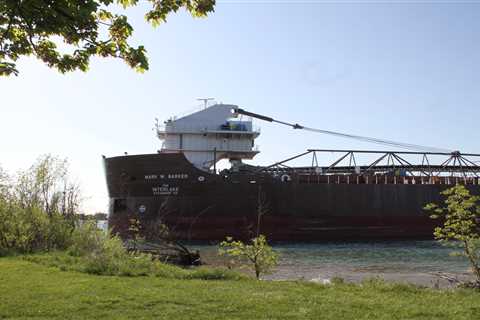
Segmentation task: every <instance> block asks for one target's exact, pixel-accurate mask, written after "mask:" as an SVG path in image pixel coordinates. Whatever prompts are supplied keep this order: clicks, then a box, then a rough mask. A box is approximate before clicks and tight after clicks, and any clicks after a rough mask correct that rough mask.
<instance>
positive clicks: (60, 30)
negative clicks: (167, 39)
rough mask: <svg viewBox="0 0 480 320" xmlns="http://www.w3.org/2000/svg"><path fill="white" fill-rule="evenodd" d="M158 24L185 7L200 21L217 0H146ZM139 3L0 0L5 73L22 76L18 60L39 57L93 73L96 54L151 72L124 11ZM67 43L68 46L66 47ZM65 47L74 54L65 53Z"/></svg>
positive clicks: (0, 56) (0, 60)
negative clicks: (132, 41) (90, 68)
mask: <svg viewBox="0 0 480 320" xmlns="http://www.w3.org/2000/svg"><path fill="white" fill-rule="evenodd" d="M145 2H148V3H149V4H150V10H148V12H147V13H146V14H145V19H146V20H147V21H148V22H149V23H151V24H152V25H153V26H158V25H159V24H160V23H162V22H165V21H166V19H167V16H168V14H169V13H171V12H177V11H178V10H179V9H181V8H184V9H185V10H187V11H188V12H190V13H191V14H192V15H193V16H194V17H204V16H206V15H207V14H208V13H209V12H212V11H213V10H214V5H215V0H146V1H145ZM138 4H139V1H138V0H56V1H45V0H27V1H18V0H0V75H6V76H8V75H12V74H14V75H17V74H18V70H17V69H16V64H15V62H16V61H17V60H18V59H19V58H20V57H22V56H29V55H34V56H36V57H37V58H38V59H40V60H42V61H43V62H44V63H45V64H46V65H48V66H49V67H54V68H56V69H57V70H59V71H60V72H62V73H65V72H69V71H74V70H81V71H86V70H88V66H89V62H90V58H91V57H92V56H100V57H114V58H119V59H122V60H123V61H125V62H126V63H127V64H128V65H129V66H130V67H132V68H134V69H136V70H137V71H140V72H142V71H145V70H148V59H147V57H146V50H145V48H144V47H143V46H142V45H140V46H138V47H133V46H131V45H130V44H129V39H130V37H131V36H132V33H133V27H132V26H131V25H130V23H129V22H128V19H127V16H126V15H123V14H117V13H114V12H118V11H120V10H121V8H123V9H126V8H128V7H133V6H137V5H138ZM61 42H63V43H61ZM59 46H62V47H67V48H69V49H71V50H70V52H67V53H62V52H61V51H60V50H59V48H58V47H59Z"/></svg>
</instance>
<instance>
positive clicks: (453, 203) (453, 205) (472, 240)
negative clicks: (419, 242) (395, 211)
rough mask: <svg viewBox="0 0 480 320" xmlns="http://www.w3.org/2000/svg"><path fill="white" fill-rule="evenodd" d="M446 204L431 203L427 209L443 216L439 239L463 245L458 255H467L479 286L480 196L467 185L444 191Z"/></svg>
mask: <svg viewBox="0 0 480 320" xmlns="http://www.w3.org/2000/svg"><path fill="white" fill-rule="evenodd" d="M442 195H444V196H446V199H445V201H444V204H445V205H444V206H438V205H437V204H434V203H430V204H428V205H427V206H426V207H425V209H426V210H428V211H431V212H433V213H432V215H431V216H430V217H431V218H432V219H441V220H442V225H440V226H439V227H436V228H435V231H434V236H435V239H437V240H439V241H440V242H442V243H446V244H452V245H455V246H458V247H460V248H461V249H462V251H460V252H456V253H455V254H457V255H462V256H465V257H466V258H467V259H468V260H469V262H470V265H471V266H472V270H473V273H474V275H475V277H476V282H477V286H478V285H480V205H479V201H480V197H479V196H475V195H471V194H470V191H469V190H468V189H467V188H465V187H464V186H463V185H456V186H455V187H453V188H450V189H447V190H445V191H443V192H442Z"/></svg>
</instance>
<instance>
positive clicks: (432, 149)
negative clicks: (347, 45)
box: [232, 107, 452, 153]
mask: <svg viewBox="0 0 480 320" xmlns="http://www.w3.org/2000/svg"><path fill="white" fill-rule="evenodd" d="M232 112H233V113H236V114H240V115H245V116H249V117H253V118H257V119H260V120H264V121H268V122H276V123H279V124H283V125H286V126H290V127H292V128H293V129H303V130H307V131H311V132H316V133H322V134H328V135H332V136H336V137H342V138H348V139H354V140H358V141H363V142H370V143H375V144H381V145H386V146H390V147H397V148H401V149H406V150H414V151H423V152H441V153H451V152H452V150H448V149H443V148H436V147H427V146H422V145H418V144H411V143H403V142H396V141H391V140H385V139H378V138H371V137H365V136H358V135H353V134H347V133H341V132H336V131H330V130H322V129H316V128H309V127H304V126H302V125H299V124H298V123H295V124H292V123H288V122H284V121H280V120H275V119H273V118H271V117H267V116H264V115H260V114H257V113H253V112H249V111H247V110H244V109H241V108H238V107H237V108H234V109H233V110H232Z"/></svg>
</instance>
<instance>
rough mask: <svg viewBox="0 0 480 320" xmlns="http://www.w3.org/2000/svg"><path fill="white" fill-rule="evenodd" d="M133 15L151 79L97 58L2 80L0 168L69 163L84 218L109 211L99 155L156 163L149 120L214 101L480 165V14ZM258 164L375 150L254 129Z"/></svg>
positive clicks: (31, 67)
mask: <svg viewBox="0 0 480 320" xmlns="http://www.w3.org/2000/svg"><path fill="white" fill-rule="evenodd" d="M143 12H144V8H141V7H140V8H136V9H133V10H129V11H128V14H129V16H131V21H132V23H133V25H134V26H135V33H134V37H135V42H137V43H139V44H144V45H145V46H146V48H147V50H148V55H149V58H150V71H148V72H147V73H144V74H138V73H135V72H134V71H133V70H131V69H129V68H128V67H127V66H126V65H124V64H123V63H122V62H121V61H116V60H105V59H95V60H93V61H92V64H91V70H90V71H89V72H88V73H81V72H75V73H70V74H66V75H61V74H58V73H57V72H56V71H54V70H50V69H48V68H47V67H45V66H44V65H42V64H41V63H40V62H38V61H36V60H35V59H33V58H26V59H22V60H21V61H20V62H19V64H18V67H19V69H20V72H21V73H20V75H19V76H18V77H11V78H0V94H1V101H0V120H1V126H0V137H1V138H0V142H1V143H0V146H1V153H0V164H1V165H2V167H4V168H5V169H8V170H10V171H15V170H18V169H20V168H25V167H28V166H29V165H30V164H31V163H33V162H34V160H35V159H36V158H37V157H38V156H39V155H41V154H45V153H52V154H55V155H58V156H61V157H66V158H68V159H69V160H70V162H71V168H72V171H73V174H74V175H75V176H76V177H77V178H78V180H79V181H80V183H81V185H82V188H83V191H84V194H85V197H86V198H87V200H86V202H85V206H84V207H85V210H87V211H89V212H91V211H96V210H102V211H103V210H106V204H107V193H106V187H105V178H104V172H103V167H102V162H101V155H102V154H103V155H107V156H114V155H119V154H123V152H124V151H128V152H129V153H130V154H132V153H150V152H155V151H156V150H157V149H158V148H159V147H160V142H159V141H158V140H157V139H156V137H155V135H154V132H153V131H152V128H153V124H154V118H155V117H158V118H159V119H166V118H168V117H170V116H172V115H175V114H179V113H182V112H184V111H187V110H189V109H191V108H192V107H195V105H197V103H198V102H197V101H196V98H199V97H207V96H208V97H215V98H216V99H217V101H219V102H220V101H221V102H225V103H232V104H238V105H240V106H242V107H243V108H245V109H247V110H250V111H253V112H258V113H263V114H266V115H270V116H272V117H275V118H278V119H282V120H286V121H292V122H298V123H301V124H305V125H308V126H310V127H317V128H322V129H327V130H335V131H340V132H347V133H352V134H359V135H366V136H373V137H379V138H385V139H391V140H397V141H403V142H409V143H415V144H422V145H429V146H436V147H442V148H447V149H460V150H462V151H465V152H480V145H479V142H478V141H479V140H478V136H479V135H478V124H479V120H480V111H479V110H480V109H479V108H478V106H479V105H480V90H478V89H479V88H478V86H479V83H480V64H479V57H480V44H479V37H478V35H479V34H480V3H479V4H476V3H473V2H470V3H467V2H465V3H456V4H454V3H446V2H443V3H440V2H433V1H432V2H430V1H423V2H419V3H415V2H413V1H404V2H401V1H397V2H395V3H393V4H392V3H386V2H383V1H374V2H360V1H358V2H357V1H350V2H341V3H333V2H321V1H298V2H297V1H219V2H218V5H217V7H216V12H215V13H214V14H212V15H211V16H210V17H209V18H207V19H192V18H191V17H190V16H189V15H188V14H186V13H184V12H180V13H178V14H175V15H171V16H170V17H169V19H168V22H167V23H166V24H164V25H162V26H160V27H158V28H156V29H154V28H151V27H150V26H149V25H147V24H146V23H144V22H143V20H142V19H143V18H142V14H143ZM258 124H259V125H261V127H262V134H261V136H260V137H259V138H258V140H257V143H258V144H259V145H260V149H261V151H262V152H261V153H260V154H259V155H258V156H257V159H256V163H259V164H270V163H272V162H274V161H276V160H281V159H282V158H286V157H288V156H290V155H293V154H295V153H300V152H302V151H303V150H305V149H307V148H311V147H317V148H355V149H360V148H366V149H375V148H377V149H378V148H379V147H376V146H371V145H368V144H365V143H358V142H355V141H349V140H345V139H341V138H335V137H328V136H323V135H318V134H314V133H308V132H300V131H293V130H292V129H289V128H284V127H281V126H277V125H272V124H269V123H258Z"/></svg>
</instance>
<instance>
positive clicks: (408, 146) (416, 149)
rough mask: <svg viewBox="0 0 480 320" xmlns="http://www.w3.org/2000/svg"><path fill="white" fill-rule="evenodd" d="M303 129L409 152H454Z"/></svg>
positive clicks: (327, 131)
mask: <svg viewBox="0 0 480 320" xmlns="http://www.w3.org/2000/svg"><path fill="white" fill-rule="evenodd" d="M303 129H304V130H307V131H312V132H317V133H322V134H328V135H332V136H337V137H342V138H348V139H354V140H359V141H364V142H370V143H375V144H381V145H386V146H390V147H396V148H401V149H407V150H415V151H424V152H445V153H450V152H452V150H448V149H442V148H436V147H428V146H422V145H418V144H411V143H403V142H396V141H391V140H384V139H378V138H371V137H364V136H357V135H353V134H347V133H341V132H335V131H329V130H321V129H315V128H309V127H303Z"/></svg>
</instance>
